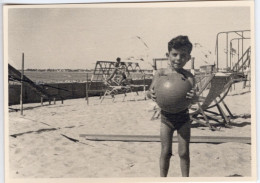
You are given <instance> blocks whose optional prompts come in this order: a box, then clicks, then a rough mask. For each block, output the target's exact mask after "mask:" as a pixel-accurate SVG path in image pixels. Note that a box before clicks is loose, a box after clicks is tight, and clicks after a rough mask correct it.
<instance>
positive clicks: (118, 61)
mask: <svg viewBox="0 0 260 183" xmlns="http://www.w3.org/2000/svg"><path fill="white" fill-rule="evenodd" d="M120 68H121V69H123V68H125V65H124V63H122V62H121V58H119V57H117V58H116V63H115V69H114V70H113V72H112V74H111V75H110V76H109V77H108V78H107V79H106V82H107V83H110V82H111V80H112V79H113V78H114V76H115V75H116V74H120V76H121V79H120V80H119V81H118V83H117V84H118V85H121V84H123V85H124V83H125V81H126V79H127V76H126V74H125V72H124V71H120ZM123 70H124V69H123Z"/></svg>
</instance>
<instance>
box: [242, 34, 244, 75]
mask: <svg viewBox="0 0 260 183" xmlns="http://www.w3.org/2000/svg"><path fill="white" fill-rule="evenodd" d="M243 34H244V32H242V55H244V35H243ZM243 62H244V58H242V65H243ZM242 72H244V67H242Z"/></svg>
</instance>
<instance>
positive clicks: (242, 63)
mask: <svg viewBox="0 0 260 183" xmlns="http://www.w3.org/2000/svg"><path fill="white" fill-rule="evenodd" d="M250 61H251V47H249V48H248V49H247V50H246V51H245V52H244V54H243V55H242V56H241V57H240V59H239V60H238V61H237V63H236V64H235V65H234V67H233V68H232V71H233V72H244V67H249V66H250Z"/></svg>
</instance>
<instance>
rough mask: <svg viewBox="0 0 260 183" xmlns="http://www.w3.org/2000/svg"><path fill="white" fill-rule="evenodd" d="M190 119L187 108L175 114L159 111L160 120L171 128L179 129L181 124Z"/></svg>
mask: <svg viewBox="0 0 260 183" xmlns="http://www.w3.org/2000/svg"><path fill="white" fill-rule="evenodd" d="M189 121H190V115H189V110H188V109H185V110H183V111H181V112H178V113H176V114H172V113H168V112H166V111H163V110H162V111H161V122H162V123H164V124H166V125H167V126H169V127H170V128H171V129H173V130H179V129H180V128H181V127H182V125H184V124H185V123H187V122H189Z"/></svg>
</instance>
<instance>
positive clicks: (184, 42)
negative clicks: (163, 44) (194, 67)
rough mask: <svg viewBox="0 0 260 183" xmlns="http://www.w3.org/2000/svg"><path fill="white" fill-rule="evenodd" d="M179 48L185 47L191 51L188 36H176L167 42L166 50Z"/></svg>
mask: <svg viewBox="0 0 260 183" xmlns="http://www.w3.org/2000/svg"><path fill="white" fill-rule="evenodd" d="M180 48H186V49H187V51H188V52H189V53H191V50H192V43H191V42H190V40H189V38H188V36H177V37H175V38H173V39H172V40H171V41H170V42H169V43H168V51H169V52H170V51H171V50H172V49H176V50H178V49H180Z"/></svg>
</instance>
